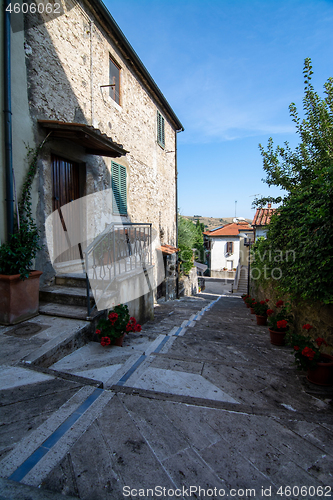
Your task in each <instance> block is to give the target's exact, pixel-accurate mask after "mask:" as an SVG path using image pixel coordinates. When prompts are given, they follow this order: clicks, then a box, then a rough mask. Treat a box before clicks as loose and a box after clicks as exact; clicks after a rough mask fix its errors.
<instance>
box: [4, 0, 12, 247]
mask: <svg viewBox="0 0 333 500" xmlns="http://www.w3.org/2000/svg"><path fill="white" fill-rule="evenodd" d="M9 4H10V0H6V1H5V2H4V6H5V12H4V132H5V171H6V222H7V240H8V241H9V240H10V239H11V235H12V234H13V232H14V189H13V145H12V103H11V25H10V12H9V11H7V10H6V8H7V6H8V5H9Z"/></svg>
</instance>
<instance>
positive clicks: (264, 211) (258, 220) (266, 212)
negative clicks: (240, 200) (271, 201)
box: [252, 208, 276, 226]
mask: <svg viewBox="0 0 333 500" xmlns="http://www.w3.org/2000/svg"><path fill="white" fill-rule="evenodd" d="M275 211H276V208H257V211H256V213H255V216H254V218H253V221H252V226H268V224H269V223H270V221H271V216H272V214H273V213H274V212H275Z"/></svg>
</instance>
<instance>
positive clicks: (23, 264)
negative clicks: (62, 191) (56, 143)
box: [0, 136, 49, 279]
mask: <svg viewBox="0 0 333 500" xmlns="http://www.w3.org/2000/svg"><path fill="white" fill-rule="evenodd" d="M48 137H49V136H47V137H46V138H45V139H44V140H43V141H42V142H41V143H40V144H39V146H38V147H37V148H36V149H31V148H27V149H28V153H27V157H28V161H29V167H28V172H27V175H26V177H25V181H24V183H23V187H22V193H21V196H20V200H19V202H18V204H17V213H16V217H15V227H14V234H12V235H11V238H10V240H9V241H7V242H6V243H3V244H2V245H1V246H0V274H5V275H13V274H20V277H21V279H26V278H28V276H29V272H30V271H31V269H32V265H33V260H34V258H35V257H36V255H37V252H38V251H39V250H40V249H41V248H42V247H41V246H40V243H39V230H38V228H37V226H36V223H35V221H34V219H33V215H32V209H31V188H32V183H33V180H34V178H35V175H36V171H37V161H38V157H39V154H40V152H41V150H42V148H43V146H44V145H45V143H46V141H47V140H48Z"/></svg>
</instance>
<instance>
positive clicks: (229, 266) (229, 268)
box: [227, 260, 234, 271]
mask: <svg viewBox="0 0 333 500" xmlns="http://www.w3.org/2000/svg"><path fill="white" fill-rule="evenodd" d="M233 265H234V261H233V260H227V269H228V271H232V269H233Z"/></svg>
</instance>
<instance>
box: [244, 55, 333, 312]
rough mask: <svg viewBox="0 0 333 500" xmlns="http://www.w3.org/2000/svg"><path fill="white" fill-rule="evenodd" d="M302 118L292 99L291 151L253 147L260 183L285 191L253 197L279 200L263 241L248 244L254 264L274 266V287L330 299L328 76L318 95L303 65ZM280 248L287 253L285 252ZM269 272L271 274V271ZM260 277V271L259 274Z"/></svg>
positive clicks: (332, 235)
mask: <svg viewBox="0 0 333 500" xmlns="http://www.w3.org/2000/svg"><path fill="white" fill-rule="evenodd" d="M303 73H304V83H305V94H304V98H303V110H304V118H303V119H301V117H300V116H299V113H298V111H297V108H296V105H295V104H294V103H292V104H290V106H289V110H290V115H291V118H292V120H293V121H294V123H295V124H296V132H297V134H298V135H299V137H300V143H299V145H298V146H297V147H296V148H295V150H294V151H293V150H292V149H291V148H290V146H289V144H288V142H285V143H284V147H280V146H277V148H276V149H274V147H273V140H272V138H270V139H269V140H268V146H267V150H265V149H264V148H263V147H262V145H261V144H260V145H259V148H260V151H261V154H262V156H263V167H264V170H265V172H266V173H267V177H266V179H265V182H266V183H267V184H268V185H269V186H272V185H275V186H279V187H281V188H282V189H284V190H285V192H286V194H285V195H284V196H283V197H277V198H272V197H267V198H261V199H259V200H258V199H257V200H255V205H257V206H262V205H263V204H265V203H266V202H268V201H270V202H273V203H281V205H280V207H279V208H278V211H277V213H276V214H275V215H274V216H273V217H272V219H271V223H270V226H269V230H268V233H267V239H266V240H265V241H260V242H258V245H256V246H255V248H254V259H255V262H254V266H255V267H258V268H260V269H261V270H262V269H263V267H264V266H266V276H269V275H270V276H271V273H272V270H273V269H274V268H278V269H281V277H280V279H278V275H279V273H276V272H275V278H276V284H277V288H278V289H279V290H280V291H281V292H287V293H289V294H291V296H293V297H302V298H304V299H318V300H321V301H323V302H325V303H331V302H333V292H332V285H331V283H332V279H333V232H332V215H333V78H329V79H328V81H327V82H326V83H325V85H324V88H325V90H324V93H325V97H324V98H321V97H319V95H318V94H317V93H316V92H315V91H314V88H313V86H312V84H311V75H312V74H313V72H312V66H311V60H310V59H309V58H307V59H305V63H304V71H303ZM286 252H289V253H288V254H287V255H286ZM273 274H274V273H273ZM261 276H262V275H261Z"/></svg>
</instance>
